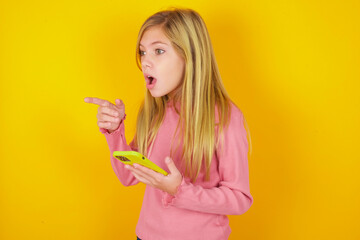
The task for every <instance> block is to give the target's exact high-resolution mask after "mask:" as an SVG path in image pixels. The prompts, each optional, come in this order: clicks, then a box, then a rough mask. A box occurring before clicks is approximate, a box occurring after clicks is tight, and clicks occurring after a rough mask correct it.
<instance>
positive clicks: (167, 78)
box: [139, 26, 185, 98]
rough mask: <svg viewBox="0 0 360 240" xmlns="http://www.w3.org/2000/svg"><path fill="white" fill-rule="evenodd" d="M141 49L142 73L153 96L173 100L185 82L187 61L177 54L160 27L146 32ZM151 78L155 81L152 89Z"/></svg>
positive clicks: (141, 42)
mask: <svg viewBox="0 0 360 240" xmlns="http://www.w3.org/2000/svg"><path fill="white" fill-rule="evenodd" d="M139 48H140V49H139V50H140V51H139V53H140V60H141V67H142V71H143V74H144V77H145V79H146V82H147V87H148V89H149V91H150V93H151V95H152V96H153V97H162V96H165V95H168V96H169V97H170V98H171V97H172V95H173V94H174V93H175V92H176V90H178V89H179V87H180V85H181V83H182V81H183V78H184V72H185V60H184V59H183V58H182V57H181V56H180V55H179V54H178V53H177V52H176V50H175V49H174V47H173V46H172V44H171V42H170V40H169V39H168V38H167V37H166V36H165V34H164V33H163V30H162V29H161V27H159V26H154V27H151V28H149V29H148V30H146V31H145V33H144V34H143V36H142V38H141V41H140V46H139ZM149 76H151V77H152V78H153V79H155V81H153V83H154V84H152V87H149V82H150V80H149V79H147V77H149Z"/></svg>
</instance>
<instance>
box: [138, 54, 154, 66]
mask: <svg viewBox="0 0 360 240" xmlns="http://www.w3.org/2000/svg"><path fill="white" fill-rule="evenodd" d="M141 66H142V68H143V69H146V68H151V67H152V66H153V63H152V61H151V59H150V58H149V56H146V55H144V56H142V57H141Z"/></svg>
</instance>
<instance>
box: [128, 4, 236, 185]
mask: <svg viewBox="0 0 360 240" xmlns="http://www.w3.org/2000/svg"><path fill="white" fill-rule="evenodd" d="M155 26H160V27H161V28H162V30H163V32H164V34H165V35H166V36H167V38H168V39H169V40H170V41H171V43H172V46H173V47H174V49H175V50H176V51H177V52H178V54H179V55H180V56H182V57H183V59H184V60H185V73H184V80H183V82H182V85H181V88H180V90H179V91H178V93H177V94H175V97H174V102H180V106H181V107H180V109H179V115H180V118H179V122H178V127H177V130H179V128H180V129H181V130H180V133H181V134H180V137H181V138H182V140H183V147H182V159H183V163H184V164H185V176H187V177H189V178H190V179H191V180H192V181H195V180H196V179H197V177H198V175H199V173H200V172H201V171H204V173H205V179H206V180H209V178H210V164H211V160H212V157H213V155H214V153H215V150H216V148H217V146H218V145H219V143H220V142H221V141H220V139H221V134H222V132H223V130H224V128H225V127H226V126H227V125H228V122H229V116H230V114H231V113H230V109H231V108H230V98H229V96H228V94H227V93H226V91H225V88H224V86H223V83H222V81H221V77H220V73H219V70H218V66H217V63H216V60H215V55H214V51H213V47H212V44H211V41H210V37H209V33H208V31H207V28H206V25H205V23H204V21H203V19H202V18H201V16H200V15H199V14H198V13H197V12H195V11H193V10H190V9H170V10H166V11H161V12H158V13H156V14H154V15H152V16H150V17H149V18H148V19H147V20H146V21H145V23H144V24H143V25H142V27H141V29H140V31H139V35H138V39H137V44H136V60H137V65H138V67H139V68H140V69H141V59H140V54H139V50H140V49H139V45H140V40H141V38H142V36H143V34H144V32H145V31H147V30H148V29H150V28H151V27H155ZM167 101H168V98H167V96H163V97H160V98H154V97H152V96H151V94H150V93H149V91H146V94H145V99H144V102H143V104H142V106H141V108H140V110H139V114H138V119H137V126H136V134H135V143H136V144H137V148H138V151H139V152H141V153H143V154H145V155H147V154H148V150H149V149H150V148H151V143H152V142H153V141H154V139H155V137H156V134H157V131H158V129H159V127H160V125H161V123H162V121H163V118H164V113H165V109H166V104H167ZM215 108H217V111H218V118H217V119H218V122H217V123H215V119H216V116H215ZM216 125H217V126H218V132H215V126H216Z"/></svg>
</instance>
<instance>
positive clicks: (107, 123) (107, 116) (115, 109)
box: [84, 97, 125, 133]
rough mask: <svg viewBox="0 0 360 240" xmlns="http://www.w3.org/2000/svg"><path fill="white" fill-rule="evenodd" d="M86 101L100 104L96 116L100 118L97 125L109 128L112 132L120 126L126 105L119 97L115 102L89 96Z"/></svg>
mask: <svg viewBox="0 0 360 240" xmlns="http://www.w3.org/2000/svg"><path fill="white" fill-rule="evenodd" d="M84 101H85V102H87V103H92V104H95V105H98V106H99V108H98V114H97V116H96V117H97V120H98V122H97V125H98V126H99V127H100V128H104V129H107V130H108V131H109V132H110V133H111V132H113V131H115V130H116V129H117V128H118V127H119V125H120V122H121V120H122V119H123V118H124V116H125V105H124V103H123V101H121V100H119V99H116V100H115V104H112V103H111V102H109V101H107V100H104V99H100V98H94V97H87V98H85V99H84Z"/></svg>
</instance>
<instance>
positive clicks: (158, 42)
mask: <svg viewBox="0 0 360 240" xmlns="http://www.w3.org/2000/svg"><path fill="white" fill-rule="evenodd" d="M154 44H164V45H168V44H167V43H164V42H161V41H155V42H152V43H151V44H150V45H154ZM139 46H142V47H143V46H144V45H142V44H141V43H140V44H139Z"/></svg>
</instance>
